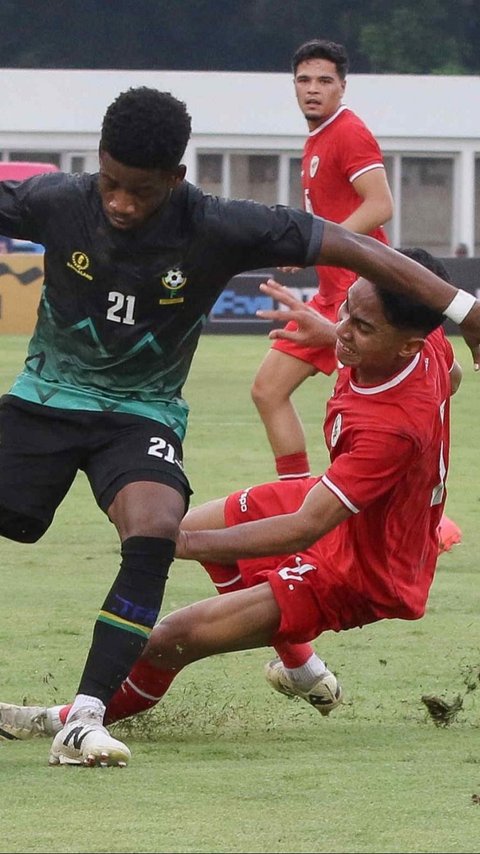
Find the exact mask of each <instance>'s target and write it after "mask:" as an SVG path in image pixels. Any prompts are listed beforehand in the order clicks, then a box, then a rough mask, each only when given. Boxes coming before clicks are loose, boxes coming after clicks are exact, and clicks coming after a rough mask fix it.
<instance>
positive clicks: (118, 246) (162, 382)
mask: <svg viewBox="0 0 480 854" xmlns="http://www.w3.org/2000/svg"><path fill="white" fill-rule="evenodd" d="M0 233H2V234H5V235H7V236H10V237H16V238H23V239H25V240H31V241H34V242H36V243H41V244H43V245H44V247H45V256H44V267H45V276H44V284H43V289H42V296H41V300H40V305H39V312H38V321H37V324H36V327H35V330H34V333H33V336H32V338H31V340H30V343H29V347H28V356H27V359H26V362H25V367H24V370H23V371H22V373H21V374H20V375H19V376H18V378H17V379H16V381H15V383H14V385H13V387H12V389H11V393H12V394H14V395H17V396H19V397H21V398H24V399H25V400H28V401H31V402H34V403H41V404H44V405H46V406H54V407H61V408H70V409H83V410H95V411H102V410H106V409H108V410H117V411H119V412H129V413H134V414H137V415H143V416H145V417H149V418H154V419H156V420H161V421H165V420H167V421H168V419H169V418H170V421H171V423H170V426H172V428H173V429H175V430H176V432H177V433H178V434H179V435H180V436H182V435H183V432H184V429H185V423H186V416H187V412H188V407H187V404H186V402H185V401H184V400H183V398H182V387H183V385H184V383H185V380H186V378H187V375H188V371H189V368H190V364H191V361H192V358H193V354H194V352H195V349H196V346H197V343H198V337H199V335H200V332H201V330H202V328H203V326H204V324H205V322H206V318H207V316H208V313H209V312H210V310H211V309H212V307H213V305H214V303H215V301H216V299H217V297H218V296H219V294H220V292H221V291H222V290H223V288H224V287H225V286H226V284H227V282H228V281H229V280H230V278H231V277H232V276H234V275H236V274H238V273H240V272H242V271H246V270H256V269H261V268H268V267H276V266H289V265H294V266H308V265H311V264H313V263H314V261H316V260H317V258H318V255H319V252H320V247H321V241H322V234H323V220H321V219H319V218H316V217H312V216H311V215H309V214H306V213H304V212H302V211H299V210H292V209H290V208H285V207H282V206H277V207H272V208H269V207H266V206H264V205H261V204H258V203H256V202H252V201H234V200H227V199H221V198H217V197H214V196H210V195H207V194H205V193H203V192H202V191H201V190H200V189H199V188H198V187H195V186H193V185H192V184H190V183H188V182H187V181H184V182H182V183H181V184H180V185H179V186H178V187H177V188H176V189H175V190H174V191H173V193H172V195H171V198H170V200H169V202H168V204H167V205H166V206H165V207H164V208H163V209H162V210H160V211H159V212H158V213H156V214H154V215H153V216H152V217H151V218H150V219H149V220H148V221H147V222H146V223H144V224H143V225H142V226H141V227H140V228H138V229H135V230H131V231H121V230H118V229H115V228H114V227H113V226H112V225H111V224H110V223H109V222H108V220H107V218H106V217H105V215H104V213H103V209H102V203H101V199H100V194H99V192H98V175H88V174H84V175H67V174H63V173H50V174H46V175H40V176H36V177H34V178H30V179H28V180H27V181H23V182H3V183H0ZM168 413H170V414H169V415H168Z"/></svg>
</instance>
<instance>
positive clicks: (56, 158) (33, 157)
mask: <svg viewBox="0 0 480 854" xmlns="http://www.w3.org/2000/svg"><path fill="white" fill-rule="evenodd" d="M4 159H5V160H21V161H22V163H24V162H25V161H32V162H34V163H55V166H58V167H60V154H59V152H58V151H14V150H10V151H9V152H8V157H5V158H4Z"/></svg>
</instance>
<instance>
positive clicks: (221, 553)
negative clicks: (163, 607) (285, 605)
mask: <svg viewBox="0 0 480 854" xmlns="http://www.w3.org/2000/svg"><path fill="white" fill-rule="evenodd" d="M350 515H351V514H350V511H349V510H348V509H347V508H346V507H345V505H344V504H343V503H342V502H341V501H340V500H339V499H338V498H337V497H336V496H335V495H334V494H333V493H332V492H331V491H330V490H329V489H327V487H325V486H324V485H323V483H321V482H319V483H317V484H316V485H315V486H314V487H313V488H312V489H311V490H310V492H309V493H308V494H307V496H306V498H305V500H304V502H303V504H302V506H301V507H300V508H299V510H297V511H296V512H295V513H285V514H283V515H282V516H272V517H270V518H265V519H258V520H256V521H254V522H244V523H242V524H240V525H233V526H232V527H230V528H222V529H215V530H198V531H194V530H188V531H184V530H181V531H180V533H179V536H178V539H177V549H176V557H178V558H183V559H185V560H198V561H199V562H200V563H202V562H205V561H215V562H218V563H234V562H235V561H236V560H240V559H242V558H252V557H269V556H271V555H284V554H292V553H295V552H297V551H302V550H304V549H306V548H308V547H309V546H311V545H312V543H314V542H315V541H316V540H319V539H320V538H321V537H322V536H323V535H324V534H326V533H327V532H328V531H330V530H331V529H332V528H334V527H335V526H336V525H338V524H339V523H340V522H343V521H344V520H345V519H346V518H348V517H349V516H350Z"/></svg>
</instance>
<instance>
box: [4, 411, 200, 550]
mask: <svg viewBox="0 0 480 854" xmlns="http://www.w3.org/2000/svg"><path fill="white" fill-rule="evenodd" d="M182 462H183V454H182V443H181V441H180V439H179V438H178V436H176V434H175V433H174V432H173V431H172V430H171V429H170V428H169V427H167V426H165V425H163V424H161V423H160V422H157V421H153V420H150V419H148V418H142V417H140V416H136V415H126V414H123V413H115V412H86V411H83V410H82V411H75V410H70V409H55V408H54V407H49V406H41V405H39V404H35V403H28V402H26V401H24V400H21V399H20V398H18V397H15V396H13V395H4V396H3V397H2V398H1V399H0V535H2V536H4V537H9V538H10V539H14V540H20V541H21V542H35V540H37V539H38V538H39V537H40V536H42V534H43V533H45V531H46V530H47V528H48V527H49V525H50V524H51V522H52V519H53V517H54V515H55V511H56V510H57V508H58V506H59V505H60V503H61V502H62V500H63V498H64V497H65V495H66V494H67V492H68V490H69V489H70V487H71V485H72V483H73V481H74V479H75V476H76V474H77V472H78V470H81V471H84V472H85V474H86V475H87V477H88V480H89V482H90V486H91V488H92V492H93V494H94V496H95V499H96V501H97V504H98V505H99V507H101V509H102V510H103V511H104V512H105V513H106V512H107V510H108V508H109V506H110V504H111V503H112V501H113V499H114V498H115V495H116V494H117V492H118V491H119V490H120V489H121V488H122V487H124V486H125V485H126V484H128V483H134V482H137V481H155V482H157V483H165V484H167V485H168V486H172V487H173V488H174V489H177V490H178V492H180V493H181V495H183V497H184V499H185V507H186V508H188V502H189V498H190V495H191V492H192V491H191V489H190V485H189V482H188V479H187V477H186V475H185V473H184V471H183V467H182Z"/></svg>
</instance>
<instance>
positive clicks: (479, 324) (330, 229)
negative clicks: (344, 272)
mask: <svg viewBox="0 0 480 854" xmlns="http://www.w3.org/2000/svg"><path fill="white" fill-rule="evenodd" d="M315 263H316V264H320V265H322V264H326V265H329V266H333V267H347V268H348V269H350V270H354V271H355V272H356V273H359V274H360V275H361V276H364V277H365V278H367V279H369V280H370V281H372V282H375V284H377V285H379V286H380V287H383V288H385V289H386V290H389V291H398V292H400V293H405V294H407V295H408V296H410V297H411V299H413V300H417V301H419V302H423V303H425V305H428V306H430V307H431V308H433V309H435V310H436V311H440V312H442V314H444V315H445V316H446V317H448V318H449V319H450V320H452V321H453V322H454V323H456V324H457V325H458V326H459V329H460V332H461V333H462V335H463V337H464V339H465V341H466V343H467V345H468V347H469V348H470V351H471V353H472V357H473V363H474V366H475V369H476V370H478V369H479V366H480V302H479V301H478V300H476V299H475V297H474V296H473V295H472V294H469V293H467V292H466V291H463V290H462V289H461V288H456V287H455V285H451V284H449V283H448V282H445V281H444V280H443V279H440V278H439V277H438V276H436V275H435V273H432V272H431V271H430V270H428V269H427V268H426V267H424V266H423V265H422V264H419V263H417V262H416V261H414V260H413V259H412V258H408V257H407V256H405V255H402V253H401V252H397V251H396V250H395V249H392V248H391V247H390V246H386V245H385V244H383V243H381V242H380V241H379V240H375V238H373V237H367V236H365V235H362V234H354V233H353V232H351V231H347V230H346V229H344V228H342V227H341V226H339V225H337V224H336V223H333V222H329V221H326V222H325V230H324V237H323V242H322V248H321V252H320V255H319V257H318V258H317V259H315Z"/></svg>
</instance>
